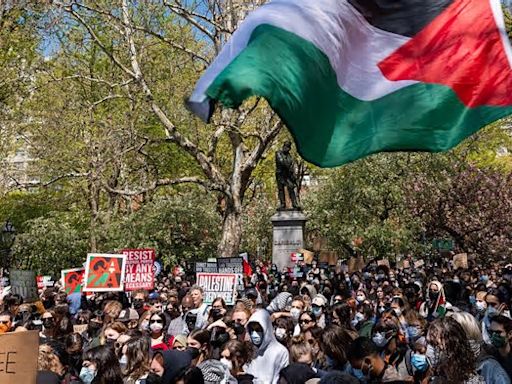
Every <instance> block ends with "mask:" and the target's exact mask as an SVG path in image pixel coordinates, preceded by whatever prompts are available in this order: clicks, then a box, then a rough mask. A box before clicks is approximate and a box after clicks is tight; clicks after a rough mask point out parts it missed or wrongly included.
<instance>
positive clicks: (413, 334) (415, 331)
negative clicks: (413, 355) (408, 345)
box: [407, 326, 421, 340]
mask: <svg viewBox="0 0 512 384" xmlns="http://www.w3.org/2000/svg"><path fill="white" fill-rule="evenodd" d="M407 335H408V336H409V339H411V340H414V339H416V338H417V337H418V336H420V335H421V330H420V328H419V327H417V326H410V327H407Z"/></svg>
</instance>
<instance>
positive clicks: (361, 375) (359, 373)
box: [352, 369, 365, 381]
mask: <svg viewBox="0 0 512 384" xmlns="http://www.w3.org/2000/svg"><path fill="white" fill-rule="evenodd" d="M352 375H353V376H355V378H356V379H358V380H359V381H363V380H364V379H365V375H364V373H363V371H361V370H360V369H352Z"/></svg>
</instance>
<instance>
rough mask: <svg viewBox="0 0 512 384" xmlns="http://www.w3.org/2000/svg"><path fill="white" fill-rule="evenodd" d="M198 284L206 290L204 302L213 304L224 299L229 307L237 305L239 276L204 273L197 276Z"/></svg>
mask: <svg viewBox="0 0 512 384" xmlns="http://www.w3.org/2000/svg"><path fill="white" fill-rule="evenodd" d="M196 282H197V284H198V285H199V286H200V287H202V288H203V290H204V302H205V303H206V304H211V303H213V300H215V299H216V298H217V297H222V298H223V299H224V301H225V302H226V304H227V305H234V304H235V291H236V285H237V275H236V274H235V273H203V272H199V273H197V274H196Z"/></svg>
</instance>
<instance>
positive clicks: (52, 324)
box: [43, 319, 55, 329]
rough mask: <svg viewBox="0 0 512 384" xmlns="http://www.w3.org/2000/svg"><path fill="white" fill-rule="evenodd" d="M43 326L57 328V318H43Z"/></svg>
mask: <svg viewBox="0 0 512 384" xmlns="http://www.w3.org/2000/svg"><path fill="white" fill-rule="evenodd" d="M43 327H45V328H46V329H52V328H55V320H54V319H43Z"/></svg>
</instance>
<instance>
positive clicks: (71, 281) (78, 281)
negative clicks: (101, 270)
mask: <svg viewBox="0 0 512 384" xmlns="http://www.w3.org/2000/svg"><path fill="white" fill-rule="evenodd" d="M84 273H85V269H83V268H73V269H63V270H62V271H61V272H60V274H61V278H62V285H63V286H64V290H65V291H66V295H70V294H71V293H77V292H82V284H83V282H84Z"/></svg>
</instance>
